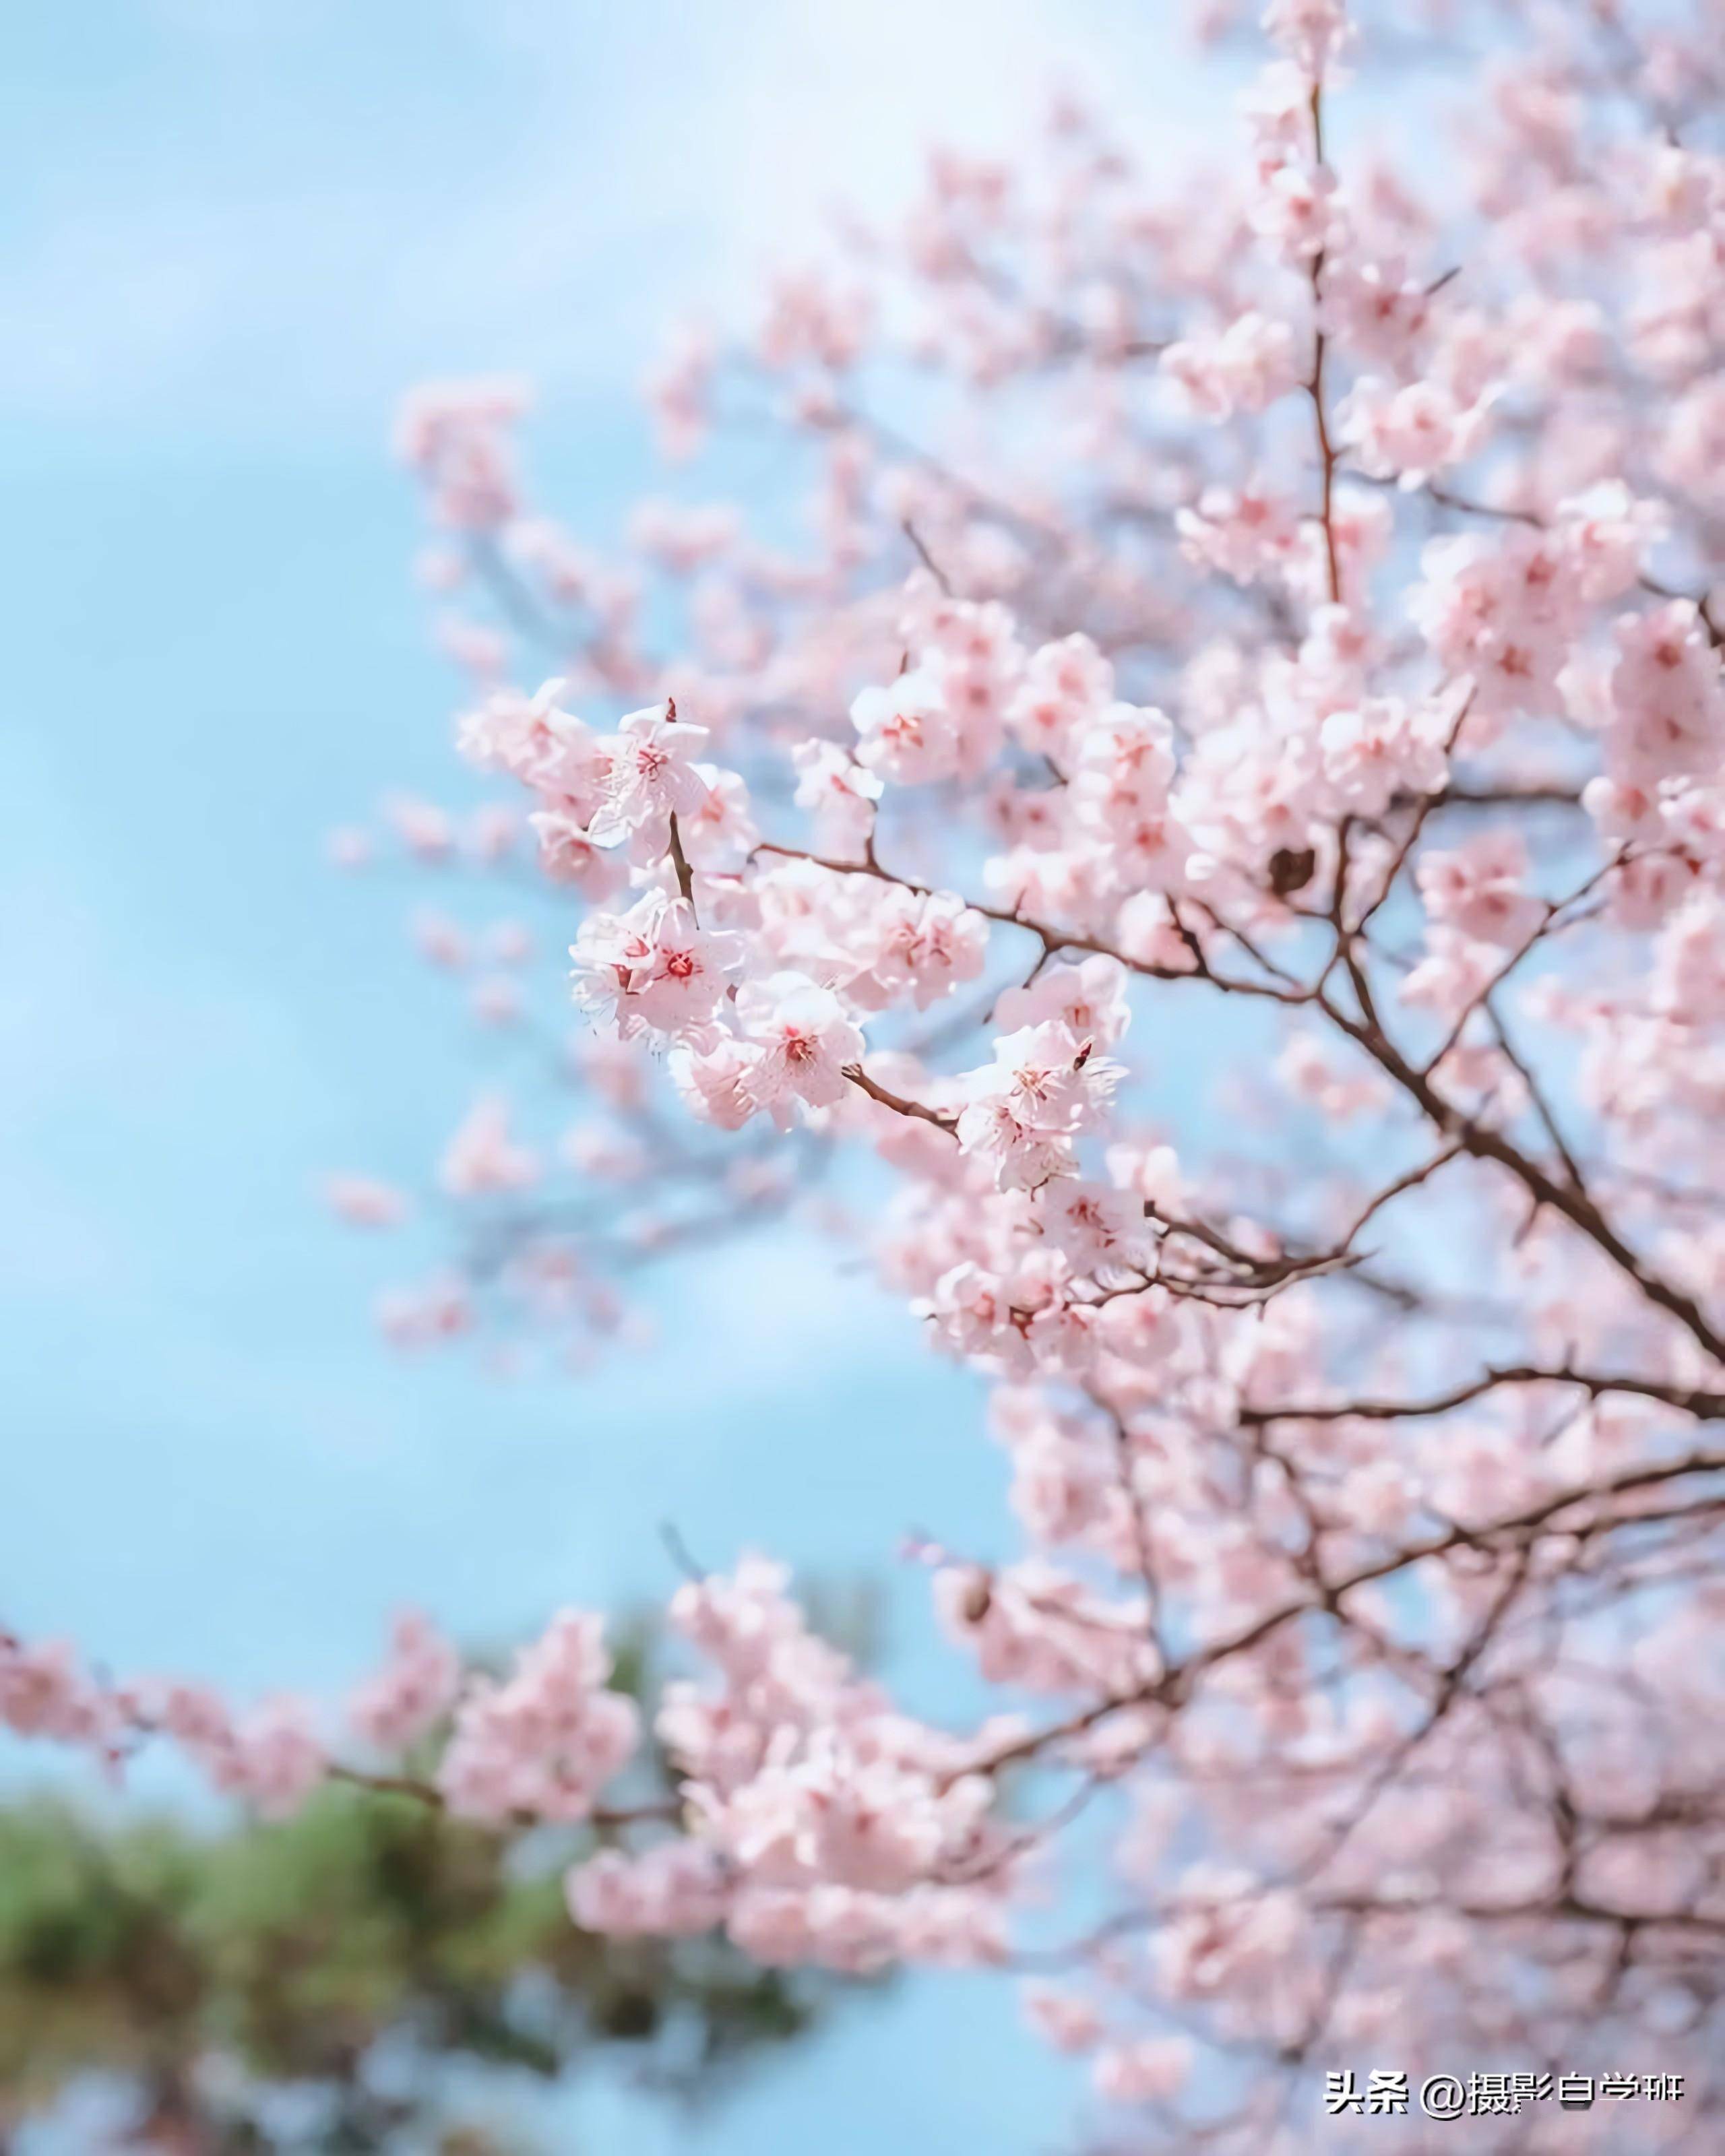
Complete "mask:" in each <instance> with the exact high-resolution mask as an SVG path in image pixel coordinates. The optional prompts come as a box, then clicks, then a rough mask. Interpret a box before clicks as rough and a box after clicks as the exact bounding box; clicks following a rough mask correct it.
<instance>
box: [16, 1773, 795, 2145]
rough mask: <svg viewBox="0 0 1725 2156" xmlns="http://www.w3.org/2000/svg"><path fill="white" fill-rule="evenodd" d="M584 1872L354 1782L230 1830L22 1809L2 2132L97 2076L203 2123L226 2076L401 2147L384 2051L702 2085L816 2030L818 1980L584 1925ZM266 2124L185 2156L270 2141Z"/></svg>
mask: <svg viewBox="0 0 1725 2156" xmlns="http://www.w3.org/2000/svg"><path fill="white" fill-rule="evenodd" d="M567 1854H568V1849H567V1845H566V1844H562V1845H559V1846H557V1848H556V1849H555V1851H553V1850H552V1849H551V1848H548V1847H545V1846H543V1845H542V1846H541V1847H540V1848H539V1849H538V1850H537V1851H535V1849H534V1847H533V1845H532V1843H531V1841H530V1842H529V1843H527V1844H526V1845H520V1844H517V1845H511V1844H510V1843H509V1842H508V1841H506V1840H503V1839H501V1838H499V1837H497V1836H495V1835H490V1834H488V1833H486V1832H484V1831H482V1830H479V1829H476V1828H474V1827H471V1826H469V1825H464V1824H463V1823H461V1822H459V1821H456V1820H450V1819H449V1818H447V1817H446V1816H444V1815H443V1814H442V1813H441V1812H440V1811H439V1810H437V1809H434V1808H433V1807H431V1806H429V1805H427V1804H422V1803H419V1802H418V1801H416V1800H415V1799H412V1798H408V1797H402V1796H393V1795H380V1794H377V1793H375V1792H372V1791H370V1790H367V1789H357V1788H352V1787H349V1786H346V1785H342V1784H331V1786H329V1787H328V1788H326V1789H325V1790H324V1791H323V1792H321V1794H320V1795H319V1796H318V1797H317V1798H316V1799H315V1800H314V1801H313V1802H312V1803H311V1804H309V1805H308V1806H307V1807H306V1809H305V1810H304V1811H303V1812H302V1813H301V1814H300V1815H298V1816H297V1817H295V1819H293V1820H289V1821H287V1822H285V1823H284V1824H281V1825H249V1826H244V1827H240V1828H236V1829H234V1830H230V1831H228V1832H226V1833H222V1834H217V1835H208V1836H206V1835H198V1834H197V1833H195V1832H193V1831H192V1830H188V1829H187V1828H186V1827H185V1826H183V1825H179V1824H177V1823H175V1822H173V1821H171V1820H165V1819H151V1820H138V1821H134V1822H130V1823H126V1824H123V1825H118V1826H113V1827H107V1826H102V1825H96V1824H95V1823H94V1822H92V1821H91V1820H89V1819H87V1818H85V1817H83V1816H80V1815H79V1814H78V1813H76V1812H75V1811H74V1810H72V1809H69V1808H67V1807H66V1806H64V1804H58V1803H52V1802H48V1801H41V1802H36V1803H32V1804H24V1805H22V1806H20V1807H18V1808H17V1809H12V1810H10V1811H0V2117H3V2116H4V2113H5V2112H6V2110H8V2109H12V2110H14V2111H15V2110H17V2109H19V2108H23V2107H29V2106H33V2105H35V2104H38V2103H41V2102H46V2101H48V2100H49V2099H50V2098H52V2097H54V2095H55V2094H56V2093H57V2092H59V2091H60V2090H62V2089H63V2088H64V2087H65V2086H66V2085H67V2084H68V2083H69V2082H74V2081H75V2080H76V2079H77V2078H79V2077H80V2076H81V2075H84V2074H85V2073H88V2072H90V2071H94V2070H96V2069H101V2070H104V2071H107V2072H110V2073H113V2072H116V2071H117V2072H119V2073H121V2074H122V2075H124V2076H128V2077H130V2078H131V2079H132V2080H133V2081H135V2082H136V2084H137V2087H138V2088H139V2091H140V2095H141V2103H142V2104H143V2105H144V2106H145V2107H146V2108H148V2107H151V2106H154V2107H157V2108H158V2109H160V2108H162V2107H167V2108H169V2109H181V2110H183V2109H185V2108H187V2107H195V2102H196V2100H195V2099H194V2097H193V2095H192V2094H191V2092H192V2090H193V2086H194V2082H193V2072H194V2069H195V2068H196V2067H197V2066H198V2065H199V2063H200V2062H203V2061H209V2060H211V2059H213V2058H220V2059H223V2060H225V2061H231V2062H233V2063H234V2065H236V2066H239V2068H241V2069H243V2075H244V2082H248V2083H250V2084H253V2085H255V2086H258V2087H266V2088H267V2087H280V2086H282V2085H285V2084H289V2083H293V2084H308V2083H309V2084H311V2085H314V2086H316V2087H320V2088H321V2089H323V2090H324V2091H326V2092H327V2093H328V2096H329V2098H330V2104H331V2117H332V2118H333V2119H334V2120H335V2121H336V2124H335V2125H334V2126H332V2127H331V2133H330V2137H329V2138H326V2139H325V2140H323V2141H322V2142H321V2144H320V2145H321V2146H323V2147H326V2148H329V2149H331V2150H335V2149H338V2148H351V2149H356V2150H357V2149H366V2148H382V2147H384V2146H386V2145H387V2144H388V2139H389V2138H390V2136H391V2135H392V2134H393V2133H397V2132H398V2131H399V2129H400V2128H402V2127H403V2125H405V2124H407V2123H414V2122H413V2118H412V2112H413V2106H411V2105H408V2106H407V2107H405V2108H406V2110H407V2112H408V2117H403V2106H401V2105H395V2106H393V2107H382V2110H381V2112H380V2107H379V2106H378V2105H377V2103H376V2102H375V2101H374V2100H373V2099H372V2097H370V2096H369V2094H368V2093H367V2091H366V2090H365V2088H364V2087H363V2086H362V2081H361V2069H362V2065H363V2062H364V2061H365V2059H366V2056H367V2053H368V2052H369V2051H371V2050H372V2046H374V2045H376V2044H377V2042H378V2041H379V2040H381V2039H382V2038H385V2037H389V2038H391V2039H393V2040H396V2041H397V2042H398V2043H399V2042H400V2041H402V2040H408V2041H409V2042H411V2044H412V2045H413V2047H414V2049H415V2051H416V2052H417V2053H420V2054H423V2055H424V2056H425V2057H426V2058H427V2059H428V2060H436V2059H438V2058H439V2057H447V2056H451V2055H458V2054H459V2055H461V2056H465V2057H466V2058H468V2059H470V2060H477V2061H481V2062H489V2063H491V2064H495V2065H496V2066H511V2067H514V2068H517V2069H522V2070H525V2071H527V2072H529V2073H531V2074H535V2075H540V2076H557V2075H560V2074H562V2073H563V2072H565V2071H567V2070H569V2069H570V2068H572V2067H573V2066H577V2065H578V2064H579V2063H581V2062H582V2061H583V2060H585V2059H587V2058H589V2057H591V2056H594V2055H595V2054H597V2053H598V2052H599V2051H601V2050H603V2049H606V2048H608V2047H620V2048H622V2049H624V2050H625V2051H628V2052H629V2054H630V2055H632V2056H634V2057H635V2058H637V2059H638V2060H639V2063H640V2066H641V2067H642V2070H643V2071H644V2073H645V2074H647V2075H648V2076H649V2077H650V2078H652V2079H653V2080H655V2082H659V2083H660V2084H661V2085H665V2086H668V2087H673V2088H676V2089H680V2090H685V2091H686V2090H689V2089H692V2088H696V2087H701V2088H703V2089H705V2088H707V2087H711V2083H712V2082H713V2080H714V2078H715V2077H716V2076H722V2075H723V2074H724V2073H725V2071H726V2070H727V2069H729V2068H731V2067H732V2066H735V2065H736V2064H737V2062H738V2061H741V2060H742V2059H744V2058H745V2057H747V2056H749V2055H750V2054H751V2053H753V2052H755V2051H759V2050H760V2049H762V2047H765V2046H773V2045H775V2044H778V2043H779V2042H782V2041H783V2040H785V2039H787V2038H788V2037H790V2036H793V2035H795V2034H797V2033H798V2030H801V2029H803V2027H804V2026H805V2025H807V2023H808V2021H809V2017H810V2015H811V2013H812V2011H813V2010H814V1991H813V1989H812V1988H811V1987H810V1986H809V1984H805V1983H803V1982H801V1981H798V1980H795V1979H788V1978H785V1977H781V1976H778V1975H774V1974H762V1972H760V1971H757V1970H755V1969H752V1968H749V1967H748V1966H747V1965H746V1964H745V1963H743V1962H742V1959H741V1958H740V1957H738V1956H737V1955H736V1954H735V1953H733V1952H732V1950H731V1949H729V1948H727V1947H726V1946H725V1945H724V1944H723V1943H721V1942H720V1941H716V1940H712V1939H701V1940H690V1941H684V1942H674V1943H660V1942H624V1943H619V1942H615V1941H611V1940H598V1939H595V1938H592V1937H590V1936H588V1934H586V1933H582V1932H580V1931H578V1929H577V1928H575V1927H574V1926H573V1924H572V1923H571V1922H570V1920H569V1917H568V1915H567V1911H566V1909H565V1907H564V1905H563V1901H562V1888H561V1876H560V1875H561V1869H562V1861H563V1860H565V1859H566V1858H567ZM428 2079H429V2077H428ZM245 2108H246V2107H245V2105H244V2103H243V2102H242V2103H241V2104H240V2106H239V2113H236V2115H235V2116H234V2117H228V2118H226V2119H224V2120H223V2122H222V2123H221V2133H220V2136H219V2138H211V2136H210V2135H209V2134H206V2135H205V2136H204V2138H201V2139H198V2140H196V2141H193V2142H187V2143H186V2144H185V2145H195V2146H198V2147H208V2148H221V2149H233V2150H236V2151H237V2150H240V2149H244V2148H254V2147H258V2146H262V2145H267V2144H266V2143H261V2142H260V2141H259V2140H258V2139H257V2138H254V2128H252V2127H251V2126H250V2125H249V2123H248V2120H247V2118H246V2117H245V2116H244V2115H241V2114H243V2113H244V2112H245ZM212 2124H213V2122H212Z"/></svg>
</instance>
